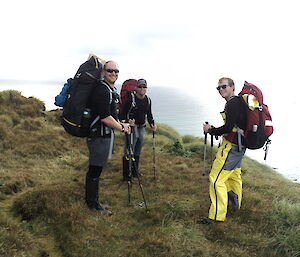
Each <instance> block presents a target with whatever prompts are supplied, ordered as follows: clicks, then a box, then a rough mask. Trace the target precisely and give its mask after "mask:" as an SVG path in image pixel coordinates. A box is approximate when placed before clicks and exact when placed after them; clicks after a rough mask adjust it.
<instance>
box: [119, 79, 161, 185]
mask: <svg viewBox="0 0 300 257" xmlns="http://www.w3.org/2000/svg"><path fill="white" fill-rule="evenodd" d="M146 92H147V82H146V80H145V79H139V80H138V81H137V86H136V89H135V94H130V97H129V98H128V100H127V101H126V103H125V104H124V106H123V108H122V111H121V113H120V120H121V121H124V122H125V121H128V122H129V123H130V124H131V126H132V135H131V137H133V138H132V142H131V143H132V149H133V153H134V160H135V164H134V165H133V167H132V175H133V176H134V177H136V176H138V175H139V174H138V166H139V160H140V154H141V150H142V147H143V144H144V134H145V127H146V116H147V120H148V123H149V125H150V127H151V130H152V131H154V132H155V131H156V129H157V126H156V124H155V123H154V120H153V115H152V108H151V99H150V98H149V97H148V96H147V95H146ZM127 144H128V142H127V141H126V140H125V147H124V155H123V180H124V181H128V180H130V179H131V178H130V177H129V160H127V158H126V151H127V150H128V145H127Z"/></svg>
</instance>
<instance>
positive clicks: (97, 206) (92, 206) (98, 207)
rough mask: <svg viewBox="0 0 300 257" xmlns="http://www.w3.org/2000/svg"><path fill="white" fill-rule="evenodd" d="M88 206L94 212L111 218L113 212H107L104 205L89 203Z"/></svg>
mask: <svg viewBox="0 0 300 257" xmlns="http://www.w3.org/2000/svg"><path fill="white" fill-rule="evenodd" d="M87 206H88V207H89V208H90V209H92V210H96V211H98V212H100V213H101V214H103V215H107V216H111V215H112V212H111V211H110V210H107V209H106V208H104V206H103V205H101V204H100V203H98V202H94V203H87Z"/></svg>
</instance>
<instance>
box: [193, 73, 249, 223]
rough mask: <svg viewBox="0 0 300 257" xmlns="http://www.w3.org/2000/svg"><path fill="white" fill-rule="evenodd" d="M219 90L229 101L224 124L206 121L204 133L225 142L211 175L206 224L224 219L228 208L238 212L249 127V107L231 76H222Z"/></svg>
mask: <svg viewBox="0 0 300 257" xmlns="http://www.w3.org/2000/svg"><path fill="white" fill-rule="evenodd" d="M217 90H218V91H219V94H220V95H221V96H222V97H223V98H224V99H225V100H226V105H225V109H224V112H222V113H221V115H222V117H223V119H224V123H225V124H224V125H223V126H221V127H218V128H215V127H214V126H212V125H210V124H209V123H205V124H203V130H204V133H209V134H210V135H213V136H221V135H222V143H221V145H220V147H219V149H218V152H217V154H216V158H215V160H214V162H213V165H212V169H211V172H210V174H209V181H210V189H209V192H210V200H211V206H210V209H209V215H208V217H205V218H202V219H201V220H199V223H204V224H212V223H216V222H222V221H224V220H225V219H226V214H227V207H231V208H232V211H236V210H237V209H239V208H240V207H241V202H242V178H241V164H242V159H243V156H244V154H245V151H246V148H245V147H244V146H243V143H244V140H243V136H242V133H241V130H243V129H245V128H246V117H247V116H246V107H245V105H244V103H243V102H242V100H241V98H240V97H238V96H236V95H235V94H234V90H235V85H234V82H233V80H232V79H231V78H225V77H223V78H221V79H219V82H218V87H217ZM238 142H240V144H238Z"/></svg>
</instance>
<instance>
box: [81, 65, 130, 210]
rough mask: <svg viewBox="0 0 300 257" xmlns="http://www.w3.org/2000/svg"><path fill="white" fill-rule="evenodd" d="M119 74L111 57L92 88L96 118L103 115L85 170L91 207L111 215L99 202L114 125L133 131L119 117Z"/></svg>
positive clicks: (95, 129)
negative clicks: (100, 181)
mask: <svg viewBox="0 0 300 257" xmlns="http://www.w3.org/2000/svg"><path fill="white" fill-rule="evenodd" d="M118 75H119V67H118V64H117V63H116V62H114V61H108V62H106V63H105V65H104V69H103V81H101V83H100V84H99V85H97V86H96V88H95V89H94V91H93V94H92V96H91V99H90V108H91V114H92V118H93V120H94V119H95V118H96V117H97V116H99V117H100V119H99V120H98V121H97V122H96V123H95V124H94V125H93V126H92V128H91V132H90V135H89V137H88V138H87V146H88V149H89V169H88V172H87V174H86V191H85V201H86V204H87V205H88V207H89V208H90V209H94V210H96V211H99V212H100V213H102V214H106V215H111V214H112V212H111V211H109V210H107V209H106V208H105V207H104V206H103V205H101V204H100V202H99V177H100V174H101V172H102V169H103V167H104V166H105V164H106V163H107V160H108V159H110V157H111V153H112V147H113V140H114V129H116V130H119V131H122V132H125V133H130V125H129V124H128V123H119V122H118V117H117V103H118V95H117V93H116V88H115V86H114V84H115V82H116V80H117V79H118Z"/></svg>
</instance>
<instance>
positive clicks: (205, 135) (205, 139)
mask: <svg viewBox="0 0 300 257" xmlns="http://www.w3.org/2000/svg"><path fill="white" fill-rule="evenodd" d="M205 124H208V121H205ZM206 143H207V133H206V132H204V144H206Z"/></svg>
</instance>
